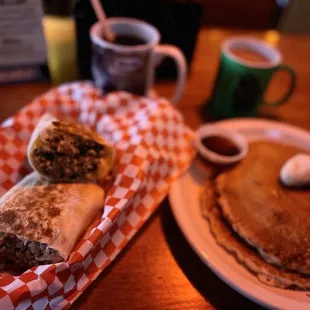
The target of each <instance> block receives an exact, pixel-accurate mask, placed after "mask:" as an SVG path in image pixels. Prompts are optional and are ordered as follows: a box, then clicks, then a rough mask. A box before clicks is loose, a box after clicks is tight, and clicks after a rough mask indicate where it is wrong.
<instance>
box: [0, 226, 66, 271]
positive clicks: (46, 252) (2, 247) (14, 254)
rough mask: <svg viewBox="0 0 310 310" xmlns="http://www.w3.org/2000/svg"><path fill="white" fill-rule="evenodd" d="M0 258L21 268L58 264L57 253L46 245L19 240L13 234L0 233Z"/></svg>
mask: <svg viewBox="0 0 310 310" xmlns="http://www.w3.org/2000/svg"><path fill="white" fill-rule="evenodd" d="M0 257H1V258H2V259H4V260H5V261H6V262H9V263H13V264H17V265H20V266H23V267H32V266H37V265H44V264H52V263H59V262H61V261H63V258H62V257H61V256H60V254H59V252H58V251H56V250H54V249H52V248H49V247H48V245H47V244H46V243H40V242H36V241H28V240H25V239H20V238H18V237H17V236H15V235H13V234H7V233H3V232H0Z"/></svg>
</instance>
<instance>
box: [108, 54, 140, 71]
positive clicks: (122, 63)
mask: <svg viewBox="0 0 310 310" xmlns="http://www.w3.org/2000/svg"><path fill="white" fill-rule="evenodd" d="M142 66H143V63H142V60H141V59H140V58H139V57H132V56H131V57H118V58H115V60H114V62H113V63H112V65H111V66H110V67H109V71H110V72H111V73H112V72H113V73H129V72H136V71H138V70H139V69H141V68H142Z"/></svg>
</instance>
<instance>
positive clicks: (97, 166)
mask: <svg viewBox="0 0 310 310" xmlns="http://www.w3.org/2000/svg"><path fill="white" fill-rule="evenodd" d="M28 160H29V163H30V165H31V166H32V168H33V169H34V170H35V171H37V172H38V173H39V174H40V175H42V176H44V177H46V178H47V179H49V180H52V181H64V182H75V181H77V180H88V181H94V180H102V181H109V180H110V179H111V178H112V177H113V175H114V166H115V150H114V148H113V147H112V146H110V145H109V144H108V143H107V141H105V140H104V139H103V138H102V137H101V136H100V135H99V134H97V133H96V132H92V131H90V130H88V129H86V128H84V127H83V126H81V125H77V124H74V123H69V122H64V121H59V120H57V119H56V118H54V117H53V116H51V115H48V114H45V115H44V116H43V117H42V118H41V119H40V121H39V123H38V125H37V127H36V128H35V130H34V132H33V134H32V136H31V139H30V142H29V145H28Z"/></svg>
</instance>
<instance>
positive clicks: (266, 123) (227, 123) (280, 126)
mask: <svg viewBox="0 0 310 310" xmlns="http://www.w3.org/2000/svg"><path fill="white" fill-rule="evenodd" d="M216 124H218V125H220V126H224V127H226V128H228V129H229V127H230V129H232V127H235V126H236V127H237V128H239V130H240V129H241V128H253V127H260V128H263V127H269V128H270V129H271V130H273V129H275V130H278V131H284V132H290V133H292V134H293V135H301V136H302V137H304V138H305V139H309V140H310V131H307V130H305V129H303V128H299V127H296V126H293V125H290V124H286V123H282V122H280V121H274V120H265V119H256V118H243V119H238V118H237V119H228V120H223V121H219V122H217V123H216ZM235 129H236V128H235ZM237 130H238V129H237ZM186 173H187V172H185V174H186ZM178 182H180V179H178V180H176V181H175V182H174V183H173V184H172V187H171V190H170V192H169V196H168V198H169V202H170V205H171V210H172V213H173V215H174V218H175V219H176V222H177V223H178V226H179V228H180V230H181V231H182V234H183V235H184V237H185V238H186V240H187V241H188V242H189V244H190V246H191V248H192V249H193V250H194V251H195V253H196V254H197V255H198V257H200V259H201V260H202V261H203V263H204V264H205V265H206V266H208V267H209V268H210V269H211V270H212V272H214V273H215V274H216V275H217V276H218V277H219V278H220V279H221V280H223V281H224V282H225V283H227V284H228V285H229V286H230V287H231V288H233V289H234V290H236V291H237V292H238V293H240V294H242V295H243V296H245V297H246V298H248V299H250V300H252V301H254V302H256V303H257V304H260V305H262V306H264V307H267V308H271V309H273V308H278V307H279V306H280V307H284V308H285V309H290V308H287V306H288V307H290V306H293V307H296V305H287V304H286V305H283V304H279V300H278V299H277V300H276V302H275V300H274V299H271V298H270V297H269V298H266V297H265V296H264V295H261V294H259V293H256V292H255V291H254V292H253V291H249V290H247V289H246V287H245V285H240V283H236V282H233V280H232V279H231V277H230V276H227V275H226V274H225V273H224V272H222V271H223V270H221V269H223V268H221V267H218V265H217V264H216V263H215V262H214V261H213V259H210V258H209V257H208V255H207V254H204V250H203V249H202V248H201V246H200V244H199V242H197V241H196V240H195V238H194V237H193V236H192V233H190V232H189V231H188V230H189V228H188V227H187V225H186V224H184V220H183V219H182V218H181V215H180V214H179V213H178V208H177V207H176V204H175V203H174V202H173V201H174V197H173V190H174V188H175V187H176V186H177V185H178V184H180V183H178ZM215 242H216V241H215ZM218 246H219V245H218ZM219 247H220V246H219ZM227 255H229V254H228V253H227ZM248 272H249V271H248ZM234 273H235V274H236V275H237V277H242V278H243V280H244V281H245V282H248V283H251V285H256V286H257V284H255V283H253V282H252V281H250V280H248V279H246V278H244V277H243V276H240V275H239V274H238V273H237V272H234ZM261 289H262V290H264V291H265V290H268V288H265V287H263V286H261ZM271 293H272V294H275V293H274V292H271ZM262 296H263V297H262ZM278 298H279V299H282V298H283V299H284V300H283V302H285V303H287V301H288V300H290V301H291V302H292V303H295V302H298V303H304V304H309V305H308V306H309V307H310V302H309V303H308V302H302V301H297V300H295V301H294V300H293V299H290V298H289V297H283V296H280V295H279V296H278ZM277 301H278V302H277Z"/></svg>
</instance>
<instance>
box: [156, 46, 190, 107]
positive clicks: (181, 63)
mask: <svg viewBox="0 0 310 310" xmlns="http://www.w3.org/2000/svg"><path fill="white" fill-rule="evenodd" d="M154 54H155V55H154V57H155V62H154V64H155V66H157V65H159V64H160V62H161V61H162V60H163V59H164V58H165V57H171V58H173V59H174V61H175V63H176V66H177V71H178V79H177V86H176V90H175V92H174V95H173V97H172V99H171V102H172V103H173V104H177V103H178V101H179V100H180V98H181V96H182V93H183V90H184V86H185V81H186V74H187V64H186V60H185V57H184V55H183V53H182V52H181V50H180V49H179V48H177V47H176V46H173V45H168V44H161V45H158V46H156V47H155V51H154Z"/></svg>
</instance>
